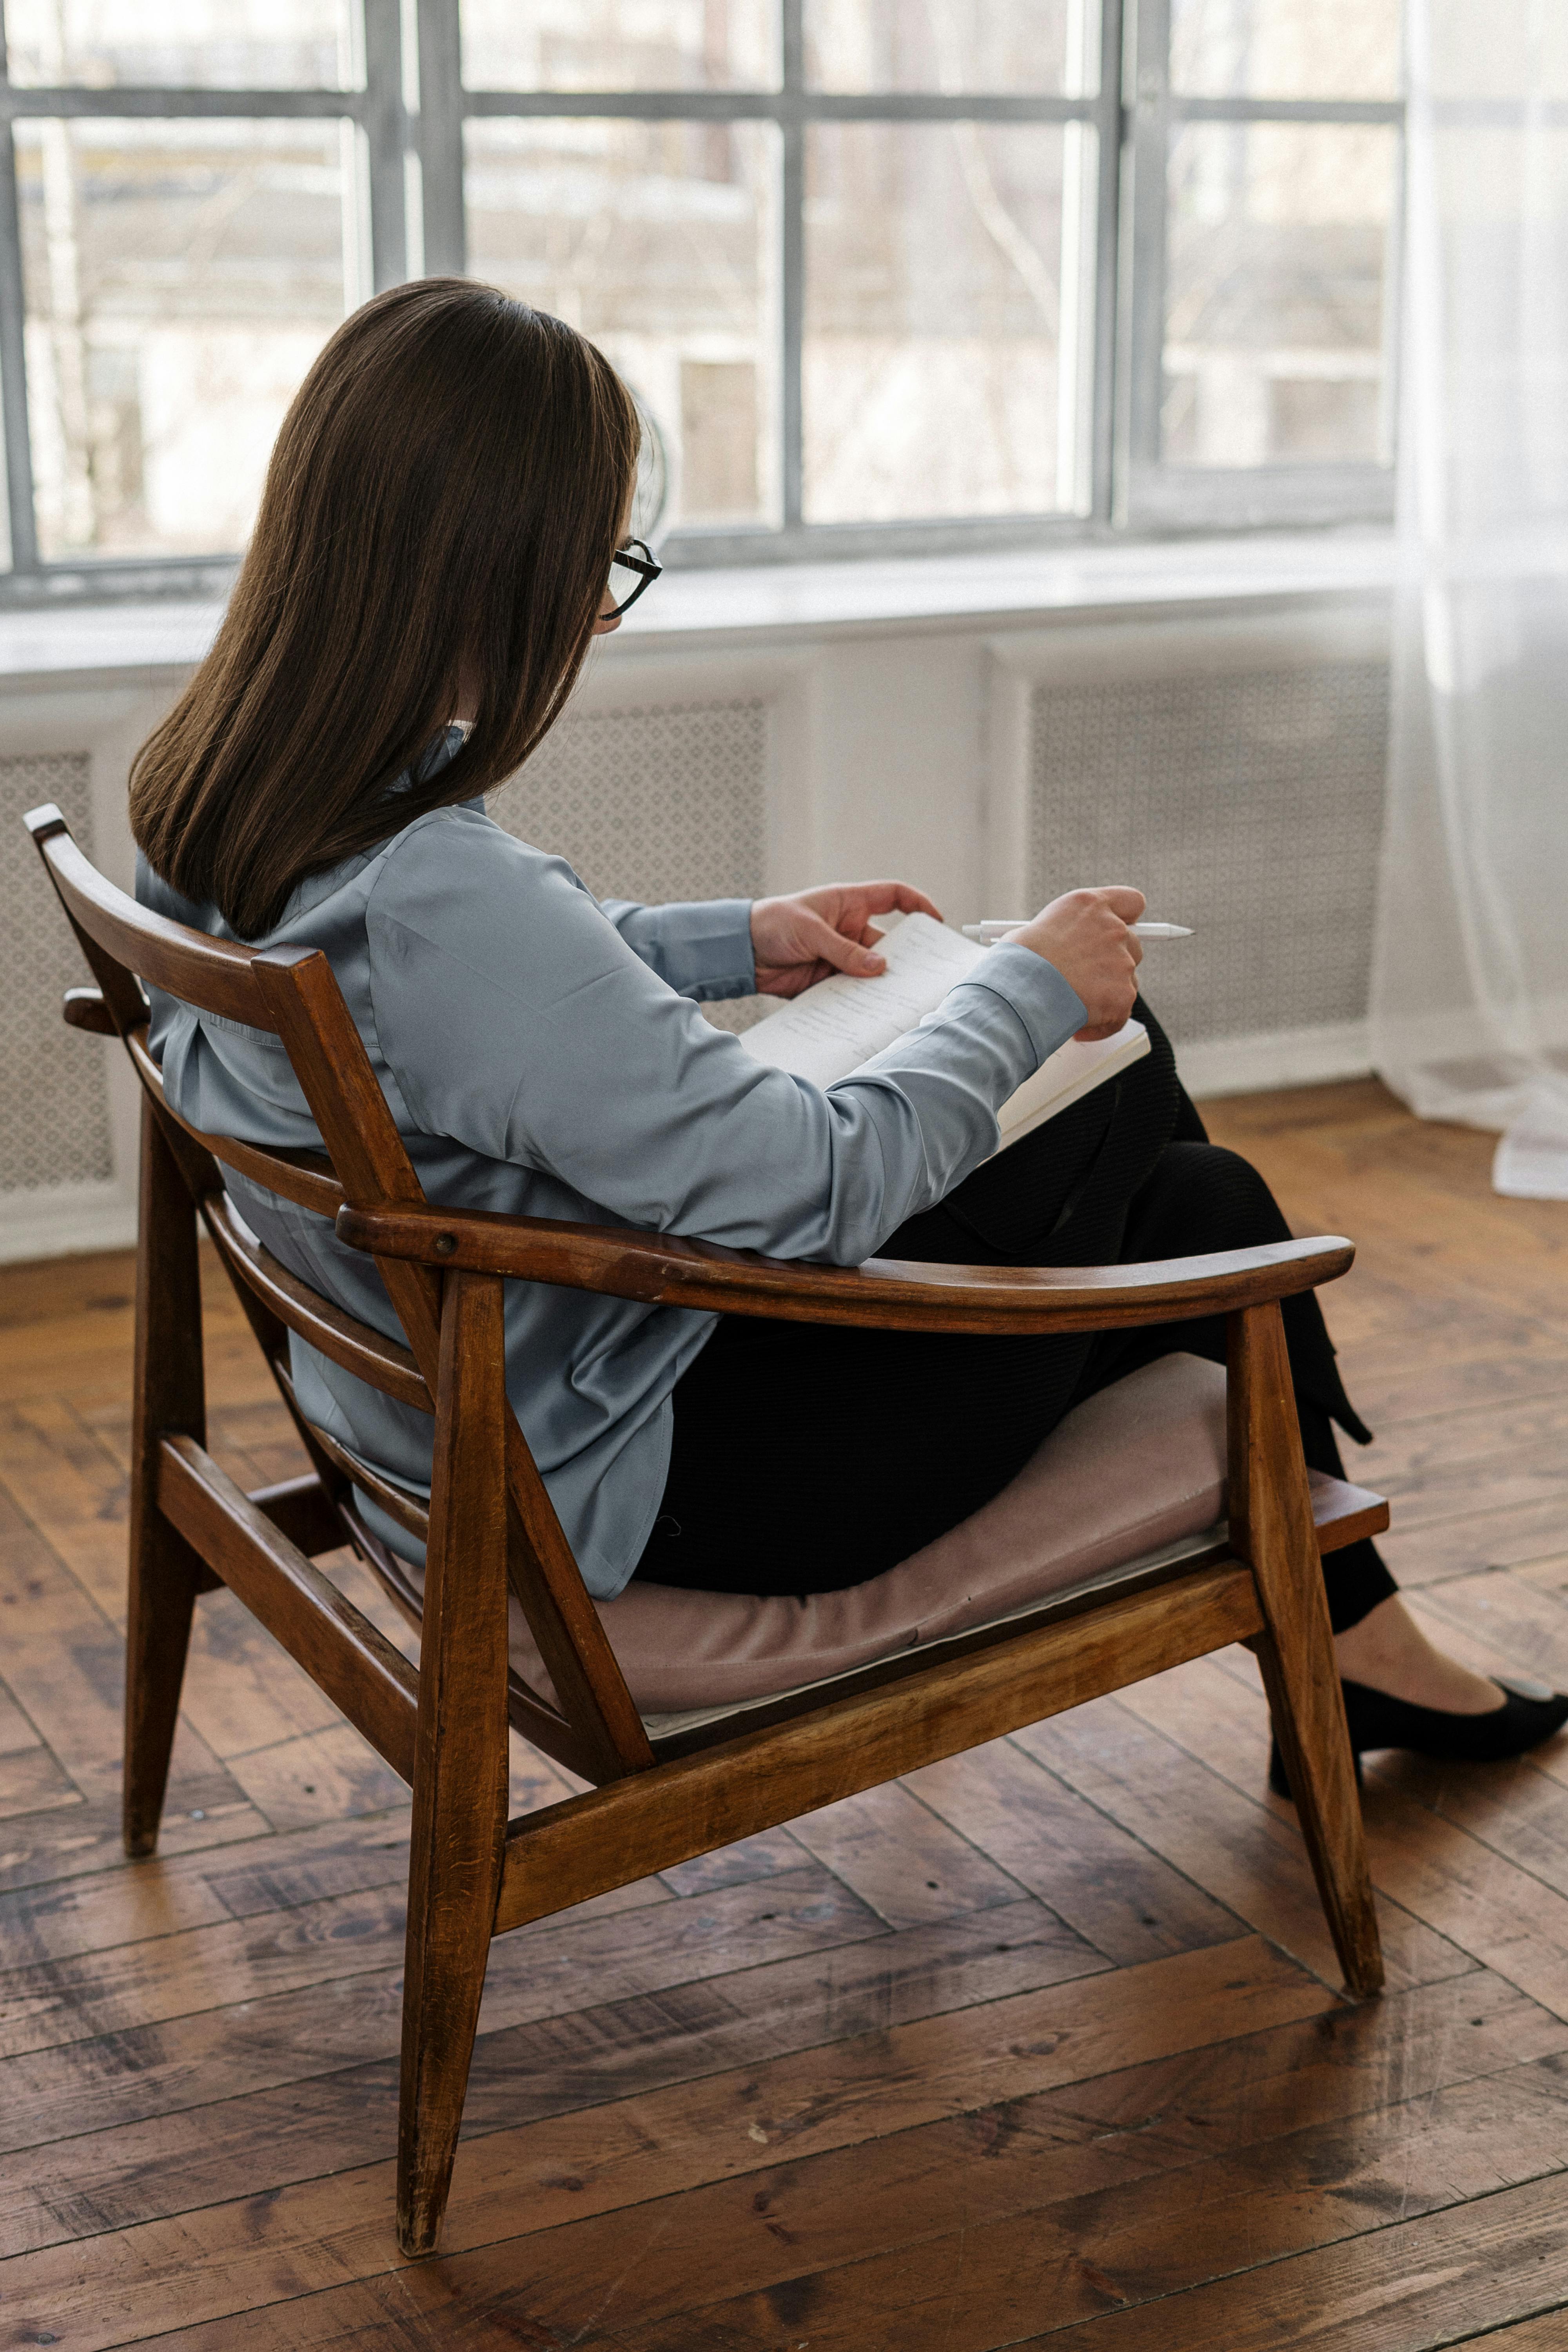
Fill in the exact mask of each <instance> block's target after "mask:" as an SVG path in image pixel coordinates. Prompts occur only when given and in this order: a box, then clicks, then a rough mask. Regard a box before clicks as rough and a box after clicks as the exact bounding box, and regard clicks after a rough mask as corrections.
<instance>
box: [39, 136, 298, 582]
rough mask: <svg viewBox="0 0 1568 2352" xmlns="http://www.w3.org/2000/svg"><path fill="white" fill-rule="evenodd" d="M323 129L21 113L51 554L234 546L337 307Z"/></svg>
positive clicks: (43, 494)
mask: <svg viewBox="0 0 1568 2352" xmlns="http://www.w3.org/2000/svg"><path fill="white" fill-rule="evenodd" d="M342 152H343V133H342V131H341V130H340V128H339V126H338V125H337V124H336V123H334V122H238V121H212V122H205V121H187V122H170V121H162V122H117V121H101V120H92V121H70V122H56V121H37V122H18V124H17V125H16V162H17V172H18V178H19V183H20V194H21V205H22V247H23V260H24V267H25V271H26V296H27V324H26V337H27V343H26V350H27V404H28V415H29V418H30V421H31V425H32V436H33V469H34V473H35V476H36V478H37V504H38V537H39V543H40V546H41V549H42V551H43V553H44V554H45V555H46V556H47V557H56V558H58V557H61V556H69V555H74V554H78V553H81V552H84V551H93V552H95V553H99V554H105V555H124V554H144V553H157V554H217V553H223V552H225V551H228V550H231V549H236V548H239V547H241V546H243V545H244V543H245V541H246V539H247V536H248V533H249V530H250V526H251V523H252V520H254V517H255V512H256V507H257V503H258V499H259V497H260V493H261V483H262V478H263V476H264V474H265V472H266V467H267V460H268V455H269V453H270V451H271V447H272V443H273V441H274V439H275V438H276V436H277V432H278V427H279V425H280V424H281V422H282V419H283V413H284V411H285V409H286V408H287V407H288V405H289V401H290V400H291V399H292V398H293V396H294V394H295V392H296V390H297V389H298V387H299V384H300V379H301V378H302V377H303V375H304V373H305V371H306V369H307V368H308V367H309V366H310V362H311V361H312V359H313V358H314V357H315V355H316V352H318V351H319V350H320V348H321V344H322V343H323V342H324V341H325V340H326V338H327V336H328V335H329V334H330V333H331V331H332V329H333V328H334V327H335V326H336V325H337V323H338V321H339V320H341V319H342V315H343V283H344V269H343V216H344V203H343V193H344V192H343V178H344V175H343V170H342Z"/></svg>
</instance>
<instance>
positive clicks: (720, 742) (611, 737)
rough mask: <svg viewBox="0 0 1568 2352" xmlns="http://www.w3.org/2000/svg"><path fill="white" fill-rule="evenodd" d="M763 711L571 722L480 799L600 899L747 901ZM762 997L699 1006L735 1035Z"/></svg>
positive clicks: (571, 715)
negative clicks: (566, 865)
mask: <svg viewBox="0 0 1568 2352" xmlns="http://www.w3.org/2000/svg"><path fill="white" fill-rule="evenodd" d="M766 762H767V705H766V704H765V703H764V702H761V701H746V702H716V703H712V702H710V703H694V704H689V705H667V706H665V707H663V708H659V709H646V710H614V711H571V712H568V714H567V715H566V717H565V718H564V719H562V720H561V722H560V724H559V725H558V726H557V727H555V728H554V729H553V730H552V732H551V733H550V734H549V735H548V736H547V737H546V738H545V740H544V741H543V743H542V745H541V746H540V748H539V750H538V751H536V752H535V753H534V755H533V757H532V759H531V760H530V761H529V762H528V765H527V766H526V767H525V768H523V769H521V771H520V772H519V773H518V774H517V775H515V776H513V777H511V778H510V779H509V781H508V782H506V783H505V784H503V785H502V786H501V787H500V790H499V791H496V792H493V793H490V794H489V812H490V814H491V815H492V816H493V817H494V818H495V820H496V823H497V824H503V825H505V827H506V829H507V831H508V832H509V833H514V834H516V835H518V836H519V838H520V839H521V840H523V841H529V842H531V843H532V844H533V845H535V847H537V848H540V849H552V850H555V851H557V852H559V854H560V855H561V856H563V857H565V858H567V859H568V860H569V861H570V863H571V864H572V865H573V866H574V867H575V869H576V871H577V872H578V873H579V874H580V875H581V876H582V877H583V879H584V882H585V883H586V884H587V885H588V887H589V889H590V890H592V891H593V892H594V893H595V896H596V897H598V898H641V899H644V900H646V901H647V903H649V904H650V905H662V904H664V903H666V902H667V901H668V900H669V899H672V898H756V897H758V896H759V895H760V893H761V891H762V888H763V827H764V822H765V793H766ZM761 1004H762V1000H761V999H760V998H753V997H743V998H742V999H740V1000H739V1001H738V1002H737V1003H732V1004H722V1005H711V1006H709V1007H706V1008H705V1010H707V1012H708V1013H709V1015H710V1018H711V1019H714V1020H717V1021H718V1022H719V1023H721V1025H722V1026H724V1027H726V1028H743V1027H745V1026H746V1025H747V1024H749V1022H750V1021H752V1020H753V1019H755V1017H756V1015H757V1013H758V1012H759V1011H760V1009H761Z"/></svg>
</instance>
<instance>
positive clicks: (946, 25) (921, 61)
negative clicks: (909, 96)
mask: <svg viewBox="0 0 1568 2352" xmlns="http://www.w3.org/2000/svg"><path fill="white" fill-rule="evenodd" d="M1089 16H1093V17H1095V18H1098V16H1099V9H1098V6H1097V5H1095V0H805V74H806V79H807V81H808V82H809V83H810V84H811V86H812V87H813V89H845V90H857V89H858V90H868V89H875V90H886V89H907V90H915V89H921V90H946V91H957V90H988V91H991V92H996V91H999V90H1000V91H1005V92H1007V93H1009V94H1011V95H1016V94H1019V93H1021V92H1024V91H1032V92H1038V91H1042V90H1043V91H1045V92H1046V93H1047V94H1048V95H1053V96H1054V95H1056V94H1057V93H1058V92H1060V91H1062V90H1063V89H1068V88H1069V87H1070V88H1071V89H1072V90H1073V92H1074V93H1075V95H1078V96H1082V95H1083V93H1084V91H1085V90H1086V89H1090V88H1092V86H1093V84H1092V81H1086V80H1085V79H1084V78H1083V61H1084V59H1085V58H1086V57H1087V58H1089V59H1094V60H1096V61H1098V47H1099V34H1098V26H1096V30H1095V33H1094V36H1093V37H1092V38H1089V39H1087V40H1086V39H1085V38H1084V35H1085V34H1086V32H1087V31H1088V25H1087V22H1086V19H1087V18H1088V17H1089ZM1069 77H1070V79H1069Z"/></svg>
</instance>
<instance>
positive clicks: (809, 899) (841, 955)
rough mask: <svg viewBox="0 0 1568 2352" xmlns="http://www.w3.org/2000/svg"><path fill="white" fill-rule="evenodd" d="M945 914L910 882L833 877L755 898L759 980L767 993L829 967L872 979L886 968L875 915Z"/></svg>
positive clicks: (782, 991) (790, 989) (792, 991)
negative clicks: (822, 884) (819, 884)
mask: <svg viewBox="0 0 1568 2352" xmlns="http://www.w3.org/2000/svg"><path fill="white" fill-rule="evenodd" d="M895 908H897V910H898V912H899V913H900V914H901V915H935V916H936V919H937V920H938V922H940V921H941V920H942V917H941V914H940V912H939V911H938V909H937V908H935V907H933V906H932V905H931V900H930V899H929V898H927V897H926V895H925V892H924V891H923V890H916V889H914V888H913V887H911V886H910V884H909V883H908V882H842V883H829V884H828V885H827V886H826V888H824V889H821V890H797V891H796V892H795V896H794V897H793V898H756V899H753V900H752V953H753V954H754V955H755V957H756V960H757V986H758V988H759V989H760V990H761V992H762V993H763V995H764V996H798V995H799V994H800V992H801V991H802V989H804V988H810V987H811V986H812V985H813V983H814V982H816V981H819V980H826V978H827V976H828V974H829V973H830V972H835V971H847V972H852V973H853V974H854V975H855V977H856V979H858V980H874V979H875V978H876V975H877V974H878V972H879V971H886V970H887V968H888V967H887V962H886V960H885V959H884V958H883V957H881V956H879V955H878V954H877V953H876V952H875V950H876V946H877V942H878V940H879V939H880V938H881V936H882V934H881V932H880V931H879V930H878V929H877V928H876V926H875V925H874V924H873V922H872V920H871V918H872V916H873V915H890V914H891V913H892V912H893V911H894V909H895Z"/></svg>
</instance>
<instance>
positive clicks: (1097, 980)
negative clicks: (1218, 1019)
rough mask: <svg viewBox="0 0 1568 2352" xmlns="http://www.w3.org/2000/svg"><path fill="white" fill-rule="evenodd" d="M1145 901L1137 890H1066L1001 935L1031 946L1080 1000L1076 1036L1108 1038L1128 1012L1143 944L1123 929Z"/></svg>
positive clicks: (1141, 908) (1142, 907) (1132, 920)
mask: <svg viewBox="0 0 1568 2352" xmlns="http://www.w3.org/2000/svg"><path fill="white" fill-rule="evenodd" d="M1147 904H1148V901H1147V899H1146V898H1144V896H1143V893H1142V890H1129V889H1125V888H1121V887H1114V888H1110V889H1104V890H1068V891H1066V892H1065V893H1064V894H1063V896H1062V897H1061V898H1053V899H1052V900H1051V903H1050V905H1049V906H1048V907H1043V908H1041V909H1040V912H1039V913H1038V914H1037V916H1036V917H1035V919H1034V921H1033V922H1032V923H1024V924H1022V925H1021V926H1020V927H1019V929H1017V930H1016V931H1009V932H1008V933H1007V940H1008V943H1009V945H1011V946H1015V947H1022V948H1033V950H1034V951H1035V953H1036V954H1037V955H1038V956H1044V958H1045V960H1046V961H1047V963H1054V964H1055V966H1056V968H1057V970H1058V971H1059V972H1060V974H1061V976H1062V978H1063V979H1064V980H1065V981H1066V982H1067V983H1068V987H1069V988H1070V989H1071V990H1072V991H1073V992H1074V993H1075V994H1076V995H1078V996H1079V997H1081V998H1082V1000H1083V1009H1084V1011H1085V1012H1086V1013H1088V1015H1089V1019H1088V1020H1087V1021H1086V1022H1085V1024H1084V1025H1083V1027H1082V1028H1081V1029H1080V1030H1079V1032H1078V1034H1079V1036H1080V1037H1083V1038H1088V1039H1092V1038H1095V1037H1114V1036H1115V1034H1116V1032H1117V1031H1118V1030H1119V1029H1120V1028H1121V1025H1122V1024H1123V1023H1124V1022H1125V1021H1126V1020H1127V1019H1128V1018H1129V1016H1130V1015H1131V1011H1132V1005H1133V1000H1134V999H1135V997H1136V996H1137V993H1138V967H1139V965H1140V964H1141V963H1142V961H1143V948H1142V941H1141V940H1135V939H1134V938H1133V936H1132V934H1131V931H1130V930H1129V929H1128V928H1127V927H1128V925H1129V924H1130V923H1135V922H1136V921H1137V920H1138V918H1139V916H1140V915H1141V914H1142V912H1143V909H1144V908H1145V906H1146V905H1147Z"/></svg>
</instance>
